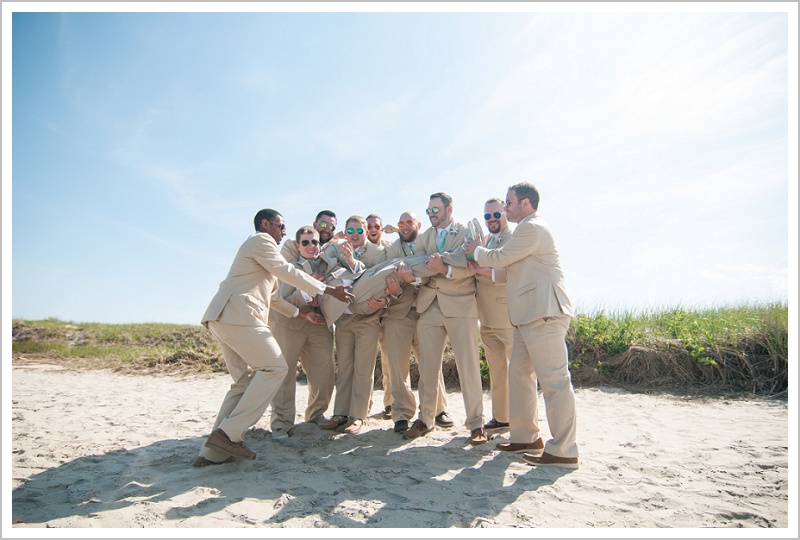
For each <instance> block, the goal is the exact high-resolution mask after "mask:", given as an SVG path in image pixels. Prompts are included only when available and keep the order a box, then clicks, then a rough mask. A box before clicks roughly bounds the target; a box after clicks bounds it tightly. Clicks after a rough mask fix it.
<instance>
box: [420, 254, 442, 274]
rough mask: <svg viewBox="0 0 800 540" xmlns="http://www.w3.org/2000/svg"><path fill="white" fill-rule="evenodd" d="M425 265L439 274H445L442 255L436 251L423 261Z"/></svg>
mask: <svg viewBox="0 0 800 540" xmlns="http://www.w3.org/2000/svg"><path fill="white" fill-rule="evenodd" d="M425 267H426V268H427V269H428V270H432V271H434V272H437V273H439V274H443V275H447V265H446V264H445V263H444V261H443V260H442V256H441V255H440V254H438V253H434V254H433V255H431V256H430V257H428V260H427V261H425Z"/></svg>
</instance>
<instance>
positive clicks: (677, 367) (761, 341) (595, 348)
mask: <svg viewBox="0 0 800 540" xmlns="http://www.w3.org/2000/svg"><path fill="white" fill-rule="evenodd" d="M12 338H13V346H12V349H13V357H14V362H25V361H38V362H57V363H62V364H64V365H68V366H70V367H80V368H91V369H94V368H107V369H112V370H116V371H122V372H129V373H135V372H143V373H153V372H161V373H173V374H189V373H211V372H218V371H225V365H224V362H223V360H222V352H221V350H220V348H219V345H218V344H217V343H216V341H215V340H214V338H213V336H212V335H211V334H210V333H209V332H208V331H207V330H206V329H205V328H203V327H202V326H199V325H197V326H193V325H174V324H98V323H76V322H64V321H60V320H56V319H47V320H40V321H29V320H15V321H13V326H12ZM477 346H479V347H480V343H479V344H477ZM567 347H568V349H569V354H570V371H571V372H572V377H573V381H574V383H575V386H601V385H602V386H609V385H610V386H620V387H625V388H629V389H636V390H648V389H659V390H668V391H679V392H680V391H684V392H710V393H750V394H760V395H769V396H783V395H786V393H787V390H788V358H789V338H788V306H787V305H786V304H781V303H775V304H760V305H746V306H737V307H720V308H714V309H707V310H696V311H687V310H683V309H668V310H662V311H658V312H650V313H645V314H631V313H612V314H608V313H603V312H598V313H595V314H578V315H577V316H576V317H575V319H574V320H573V322H572V325H571V326H570V329H569V333H568V334H567ZM480 352H481V358H482V360H481V364H482V365H481V369H482V373H483V378H484V383H485V386H487V387H488V376H489V375H488V369H487V367H486V365H485V362H484V361H483V349H482V347H481V349H480ZM414 368H415V366H413V365H412V383H414V384H415V382H416V369H414ZM444 370H445V379H446V381H447V382H448V384H449V385H453V386H456V385H457V384H458V375H457V372H456V369H455V363H454V361H453V358H452V353H451V352H450V349H449V346H448V349H447V351H446V355H445V366H444ZM379 371H380V362H378V363H377V372H378V373H376V377H375V380H376V381H380V373H379Z"/></svg>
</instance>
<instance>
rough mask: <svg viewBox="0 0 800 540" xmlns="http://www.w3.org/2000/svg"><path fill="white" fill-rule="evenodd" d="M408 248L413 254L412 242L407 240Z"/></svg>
mask: <svg viewBox="0 0 800 540" xmlns="http://www.w3.org/2000/svg"><path fill="white" fill-rule="evenodd" d="M408 249H410V250H411V254H412V255H413V254H414V242H409V243H408Z"/></svg>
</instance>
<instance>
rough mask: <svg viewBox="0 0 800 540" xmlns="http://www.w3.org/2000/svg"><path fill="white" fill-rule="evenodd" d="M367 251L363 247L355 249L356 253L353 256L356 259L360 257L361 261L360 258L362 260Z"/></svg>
mask: <svg viewBox="0 0 800 540" xmlns="http://www.w3.org/2000/svg"><path fill="white" fill-rule="evenodd" d="M365 251H366V250H365V249H364V248H363V247H357V248H356V249H355V251H353V255H354V256H355V257H358V258H359V259H360V258H361V256H362V255H363V254H364V252H365Z"/></svg>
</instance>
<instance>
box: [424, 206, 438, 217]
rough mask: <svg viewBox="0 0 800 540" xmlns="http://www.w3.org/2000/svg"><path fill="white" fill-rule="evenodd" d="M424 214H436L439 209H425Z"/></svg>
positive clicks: (435, 207)
mask: <svg viewBox="0 0 800 540" xmlns="http://www.w3.org/2000/svg"><path fill="white" fill-rule="evenodd" d="M425 213H426V214H428V215H431V214H438V213H439V207H438V206H434V207H433V208H426V209H425Z"/></svg>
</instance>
